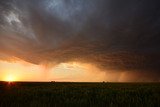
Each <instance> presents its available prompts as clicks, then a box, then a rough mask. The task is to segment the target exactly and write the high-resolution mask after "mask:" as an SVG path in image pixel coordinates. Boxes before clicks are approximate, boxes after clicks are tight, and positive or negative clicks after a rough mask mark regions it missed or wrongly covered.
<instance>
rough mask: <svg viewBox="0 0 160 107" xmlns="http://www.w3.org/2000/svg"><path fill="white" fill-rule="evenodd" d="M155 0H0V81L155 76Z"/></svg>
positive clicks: (159, 53) (159, 64)
mask: <svg viewBox="0 0 160 107" xmlns="http://www.w3.org/2000/svg"><path fill="white" fill-rule="evenodd" d="M159 5H160V2H159V1H158V0H0V13H1V14H0V80H2V81H7V80H15V81H74V82H100V81H109V82H158V81H160V42H159V41H160V36H159V34H160V7H159Z"/></svg>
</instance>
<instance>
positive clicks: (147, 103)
mask: <svg viewBox="0 0 160 107" xmlns="http://www.w3.org/2000/svg"><path fill="white" fill-rule="evenodd" d="M0 106H1V107H86V106H88V107H121V106H123V107H160V83H60V82H46V83H45V82H44V83H43V82H15V83H10V84H9V83H7V82H0Z"/></svg>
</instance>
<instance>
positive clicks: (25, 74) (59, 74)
mask: <svg viewBox="0 0 160 107" xmlns="http://www.w3.org/2000/svg"><path fill="white" fill-rule="evenodd" d="M0 74H1V75H0V80H1V81H66V82H69V81H70V82H100V81H105V79H106V73H105V72H99V71H98V69H97V68H96V67H93V66H92V65H91V64H82V63H78V62H69V63H61V64H59V65H57V66H53V67H46V66H44V65H35V64H31V63H29V62H25V61H23V60H13V61H10V62H9V61H0Z"/></svg>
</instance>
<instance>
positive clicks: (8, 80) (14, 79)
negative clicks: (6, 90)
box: [4, 75, 16, 82]
mask: <svg viewBox="0 0 160 107" xmlns="http://www.w3.org/2000/svg"><path fill="white" fill-rule="evenodd" d="M4 81H7V82H14V81H16V77H15V76H13V75H7V76H6V77H5V78H4Z"/></svg>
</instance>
